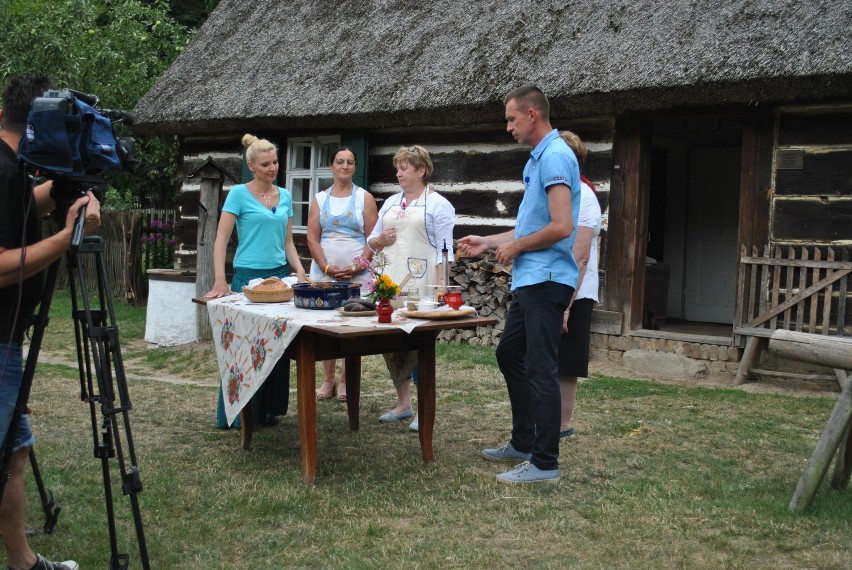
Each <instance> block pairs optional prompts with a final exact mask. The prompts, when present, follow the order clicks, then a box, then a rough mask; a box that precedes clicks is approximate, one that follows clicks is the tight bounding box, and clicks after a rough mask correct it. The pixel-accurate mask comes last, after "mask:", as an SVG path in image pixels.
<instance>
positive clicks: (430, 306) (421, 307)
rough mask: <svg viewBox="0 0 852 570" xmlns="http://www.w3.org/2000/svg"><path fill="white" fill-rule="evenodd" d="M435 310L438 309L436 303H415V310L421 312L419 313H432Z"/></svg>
mask: <svg viewBox="0 0 852 570" xmlns="http://www.w3.org/2000/svg"><path fill="white" fill-rule="evenodd" d="M437 308H438V302H437V301H419V302H418V303H417V310H418V311H421V312H423V311H434V310H435V309H437Z"/></svg>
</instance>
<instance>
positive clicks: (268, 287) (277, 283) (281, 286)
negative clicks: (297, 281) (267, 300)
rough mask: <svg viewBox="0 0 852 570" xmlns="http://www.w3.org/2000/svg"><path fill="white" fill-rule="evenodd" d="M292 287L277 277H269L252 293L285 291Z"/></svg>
mask: <svg viewBox="0 0 852 570" xmlns="http://www.w3.org/2000/svg"><path fill="white" fill-rule="evenodd" d="M289 288H290V286H289V285H287V284H286V283H284V282H283V281H281V280H280V279H279V278H277V277H267V278H266V279H264V280H263V281H261V282H260V283H258V284H257V285H255V286H254V287H253V288H252V291H285V290H287V289H289Z"/></svg>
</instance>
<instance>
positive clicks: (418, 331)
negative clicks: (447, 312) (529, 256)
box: [194, 299, 497, 485]
mask: <svg viewBox="0 0 852 570" xmlns="http://www.w3.org/2000/svg"><path fill="white" fill-rule="evenodd" d="M194 301H195V302H197V303H200V304H205V301H204V299H194ZM496 323H497V320H496V319H494V318H492V317H479V316H470V317H463V318H458V319H445V320H431V321H426V322H424V323H423V324H421V325H418V326H417V327H416V328H415V329H414V330H413V331H412V332H410V333H406V332H405V331H403V330H401V329H397V328H359V327H351V326H331V325H304V326H302V328H301V329H300V330H299V333H298V334H297V335H296V337H295V338H294V339H293V341H292V342H291V343H290V344H289V346H288V347H287V348H286V350H285V351H284V356H285V357H287V358H291V359H293V360H295V361H296V376H297V383H296V401H297V410H298V416H299V441H300V444H301V449H302V479H303V481H304V482H305V483H306V484H309V485H311V484H313V482H314V478H315V475H316V464H317V403H316V362H317V361H321V360H330V359H336V358H343V359H344V360H345V362H346V395H347V398H346V406H347V411H348V413H349V428H350V429H351V430H353V431H357V430H358V428H359V409H358V406H359V402H360V395H361V357H362V356H367V355H371V354H384V353H387V352H403V351H410V350H416V351H417V356H418V366H419V373H420V379H419V381H418V386H417V411H418V414H419V418H418V421H419V424H420V425H419V436H420V450H421V452H422V454H423V460H424V461H427V462H429V461H433V460H434V459H435V454H434V452H433V451H432V430H433V427H434V424H435V342H436V339H437V337H438V333H439V332H440V331H442V330H444V329H467V328H476V327H482V326H488V325H495V324H496ZM240 424H241V427H240V429H241V441H242V446H243V448H244V449H248V448H249V447H250V445H251V438H252V418H251V406H250V405H246V406H245V407H243V409H242V410H241V411H240Z"/></svg>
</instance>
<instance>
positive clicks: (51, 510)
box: [30, 447, 62, 534]
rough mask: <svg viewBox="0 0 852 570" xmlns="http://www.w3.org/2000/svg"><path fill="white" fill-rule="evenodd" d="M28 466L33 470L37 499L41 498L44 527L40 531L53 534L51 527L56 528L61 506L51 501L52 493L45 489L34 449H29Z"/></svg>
mask: <svg viewBox="0 0 852 570" xmlns="http://www.w3.org/2000/svg"><path fill="white" fill-rule="evenodd" d="M30 466H31V467H32V469H33V477H34V478H35V481H36V486H37V487H38V494H39V497H41V508H42V510H43V511H44V527H42V529H43V530H44V532H45V533H46V534H53V527H55V526H56V521H57V520H58V519H59V511H61V510H62V505H57V504H56V501H54V500H53V493H52V492H51V491H48V490H47V489H46V488H45V486H44V481H43V480H42V478H41V469H39V467H38V460H37V459H36V454H35V449H33V448H32V447H31V448H30Z"/></svg>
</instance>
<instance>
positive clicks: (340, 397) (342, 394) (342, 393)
mask: <svg viewBox="0 0 852 570" xmlns="http://www.w3.org/2000/svg"><path fill="white" fill-rule="evenodd" d="M337 401H338V402H345V401H346V382H341V383H340V384H338V385H337Z"/></svg>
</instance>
